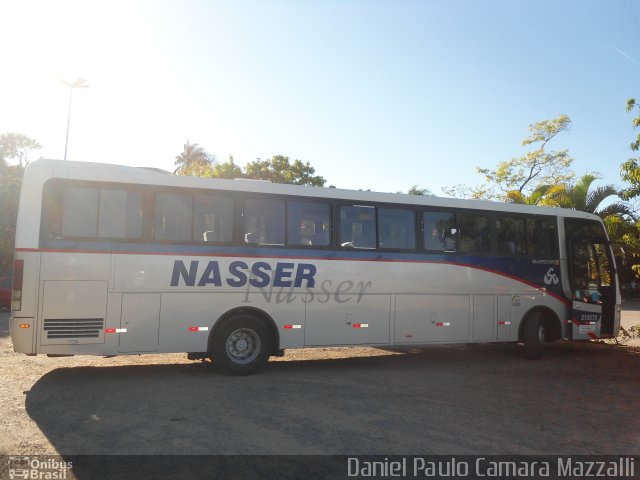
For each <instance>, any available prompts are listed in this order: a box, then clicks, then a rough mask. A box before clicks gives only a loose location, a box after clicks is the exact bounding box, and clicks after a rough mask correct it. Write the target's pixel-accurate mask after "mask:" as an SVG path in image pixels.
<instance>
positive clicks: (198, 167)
mask: <svg viewBox="0 0 640 480" xmlns="http://www.w3.org/2000/svg"><path fill="white" fill-rule="evenodd" d="M176 165H178V168H176V170H175V172H174V173H176V174H178V175H188V176H194V177H207V178H228V179H233V178H251V179H255V180H269V181H270V182H273V183H290V184H294V185H311V186H314V187H323V186H324V184H325V183H326V180H325V179H324V178H323V177H321V176H318V175H315V173H316V169H315V168H313V167H312V166H311V165H310V164H309V162H305V163H303V162H302V161H300V160H295V161H294V162H293V163H291V162H290V160H289V157H285V156H284V155H274V156H273V157H272V158H271V159H269V160H261V159H257V160H255V161H253V162H250V163H248V164H247V165H246V167H245V168H244V170H243V169H241V168H240V167H239V166H237V165H236V164H235V163H234V161H233V156H232V155H230V156H229V160H228V161H226V162H222V163H218V162H216V161H215V156H214V155H211V154H210V153H208V152H207V151H206V150H204V149H203V148H202V147H200V146H199V145H198V144H197V143H194V144H192V145H191V144H189V143H187V144H186V145H185V146H184V151H183V152H182V153H181V154H180V155H178V156H177V157H176Z"/></svg>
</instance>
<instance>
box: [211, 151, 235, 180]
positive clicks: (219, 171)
mask: <svg viewBox="0 0 640 480" xmlns="http://www.w3.org/2000/svg"><path fill="white" fill-rule="evenodd" d="M206 176H207V177H213V178H229V179H234V178H242V177H244V173H243V172H242V169H241V168H240V167H239V166H237V165H236V164H235V163H234V162H233V155H229V160H228V161H226V162H223V163H216V164H214V165H213V166H212V167H211V172H210V175H206Z"/></svg>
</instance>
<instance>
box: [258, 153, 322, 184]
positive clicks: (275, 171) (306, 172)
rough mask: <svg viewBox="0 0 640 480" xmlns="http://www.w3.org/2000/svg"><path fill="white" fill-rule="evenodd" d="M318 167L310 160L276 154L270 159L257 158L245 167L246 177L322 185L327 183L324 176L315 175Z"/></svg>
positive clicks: (277, 181) (274, 181) (275, 181)
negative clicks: (304, 161)
mask: <svg viewBox="0 0 640 480" xmlns="http://www.w3.org/2000/svg"><path fill="white" fill-rule="evenodd" d="M315 173H316V169H315V168H313V167H312V166H311V165H310V164H309V162H306V163H302V162H301V161H300V160H295V161H294V162H293V163H291V162H290V161H289V157H285V156H283V155H274V156H273V157H271V159H270V160H260V159H257V160H255V161H253V162H251V163H248V164H247V166H246V167H245V177H246V178H254V179H259V180H269V181H271V182H273V183H291V184H294V185H310V186H314V187H322V186H324V184H325V183H326V180H325V179H324V178H323V177H320V176H316V175H314V174H315Z"/></svg>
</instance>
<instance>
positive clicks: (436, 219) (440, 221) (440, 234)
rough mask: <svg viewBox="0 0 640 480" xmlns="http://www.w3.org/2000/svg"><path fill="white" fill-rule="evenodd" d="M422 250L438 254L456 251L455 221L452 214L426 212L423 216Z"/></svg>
mask: <svg viewBox="0 0 640 480" xmlns="http://www.w3.org/2000/svg"><path fill="white" fill-rule="evenodd" d="M423 221H424V248H425V250H435V251H438V252H455V251H456V243H457V242H456V236H457V235H456V232H457V231H456V219H455V214H454V213H453V212H442V211H427V212H424V214H423Z"/></svg>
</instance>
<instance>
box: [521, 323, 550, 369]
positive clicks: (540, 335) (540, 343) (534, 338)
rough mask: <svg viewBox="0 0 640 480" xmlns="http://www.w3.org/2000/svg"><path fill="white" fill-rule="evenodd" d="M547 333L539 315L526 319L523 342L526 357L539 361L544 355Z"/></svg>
mask: <svg viewBox="0 0 640 480" xmlns="http://www.w3.org/2000/svg"><path fill="white" fill-rule="evenodd" d="M545 336H546V331H545V328H544V323H543V322H542V318H541V316H540V314H539V313H533V314H531V315H529V316H528V317H527V318H526V319H525V324H524V332H523V339H522V340H523V342H524V356H525V357H526V358H531V359H538V358H541V357H542V354H543V353H544V342H545Z"/></svg>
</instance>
